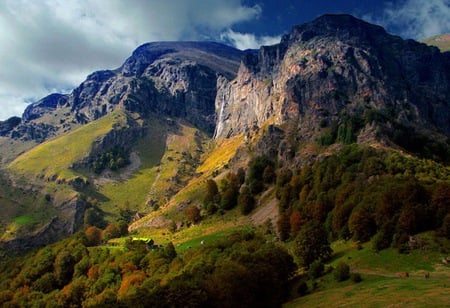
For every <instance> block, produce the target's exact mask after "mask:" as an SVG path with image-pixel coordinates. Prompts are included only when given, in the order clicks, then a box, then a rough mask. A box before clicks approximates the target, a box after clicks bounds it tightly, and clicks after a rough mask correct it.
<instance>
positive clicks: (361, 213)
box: [348, 206, 376, 242]
mask: <svg viewBox="0 0 450 308" xmlns="http://www.w3.org/2000/svg"><path fill="white" fill-rule="evenodd" d="M348 228H349V230H350V233H352V235H353V238H354V239H355V240H356V241H361V242H366V241H368V240H370V238H371V237H372V235H373V234H374V233H375V231H376V225H375V221H374V219H373V215H372V213H371V212H370V209H369V208H368V207H367V206H357V207H356V208H354V209H353V211H352V214H351V215H350V218H349V220H348Z"/></svg>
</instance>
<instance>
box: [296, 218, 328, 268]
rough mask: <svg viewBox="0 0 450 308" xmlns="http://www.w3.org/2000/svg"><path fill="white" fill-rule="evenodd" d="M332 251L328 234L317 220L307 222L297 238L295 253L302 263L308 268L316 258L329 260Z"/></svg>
mask: <svg viewBox="0 0 450 308" xmlns="http://www.w3.org/2000/svg"><path fill="white" fill-rule="evenodd" d="M331 252H332V250H331V247H330V243H329V242H328V234H327V232H326V231H325V228H324V227H323V226H322V225H321V224H319V223H318V222H316V221H315V220H311V221H309V222H307V223H306V224H305V225H304V226H303V227H302V228H301V229H300V232H299V233H298V235H297V237H296V238H295V245H294V253H295V255H296V256H297V257H298V259H299V262H300V264H301V265H302V266H304V267H306V268H309V266H310V265H311V263H313V262H314V261H315V260H321V261H325V260H327V259H328V258H329V257H330V256H331Z"/></svg>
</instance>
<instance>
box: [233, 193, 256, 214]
mask: <svg viewBox="0 0 450 308" xmlns="http://www.w3.org/2000/svg"><path fill="white" fill-rule="evenodd" d="M237 202H238V206H239V208H240V209H241V213H242V214H243V215H248V214H250V212H251V211H252V210H253V208H254V207H255V199H254V198H253V195H252V194H251V192H250V189H249V188H248V186H244V187H242V189H241V193H240V194H239V196H238V201H237Z"/></svg>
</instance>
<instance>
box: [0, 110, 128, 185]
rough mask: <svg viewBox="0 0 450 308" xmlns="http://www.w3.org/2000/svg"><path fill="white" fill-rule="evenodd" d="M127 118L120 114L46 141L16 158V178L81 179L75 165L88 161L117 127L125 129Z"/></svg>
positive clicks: (120, 112)
mask: <svg viewBox="0 0 450 308" xmlns="http://www.w3.org/2000/svg"><path fill="white" fill-rule="evenodd" d="M125 123H126V116H125V114H124V113H123V112H122V111H116V112H114V113H112V114H110V115H108V116H105V117H103V118H101V119H99V120H97V121H94V122H91V123H89V124H86V125H84V126H82V127H81V128H79V129H77V130H75V131H73V132H71V133H68V134H67V135H64V136H61V137H58V138H56V139H52V140H49V141H46V142H44V143H42V144H40V145H38V146H36V147H34V148H33V149H31V150H30V151H28V152H26V153H25V154H22V155H21V156H19V157H18V158H16V159H15V160H14V161H13V162H12V163H11V164H9V166H8V168H9V170H10V171H12V172H13V173H15V174H18V175H21V176H27V177H40V178H44V179H51V180H62V181H66V180H70V179H71V178H74V177H77V176H80V174H78V173H76V172H75V171H74V170H72V169H71V166H72V164H73V163H75V162H77V161H80V160H82V159H83V158H85V157H87V156H88V155H89V153H90V151H91V147H92V145H93V143H94V142H95V141H96V140H97V139H98V138H100V137H102V136H104V135H105V134H107V133H108V132H109V131H111V130H112V129H113V127H114V126H115V125H125Z"/></svg>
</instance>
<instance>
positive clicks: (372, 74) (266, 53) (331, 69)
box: [215, 15, 450, 140]
mask: <svg viewBox="0 0 450 308" xmlns="http://www.w3.org/2000/svg"><path fill="white" fill-rule="evenodd" d="M449 68H450V61H449V57H448V54H442V53H440V52H439V50H438V49H437V48H433V47H428V46H426V45H424V44H421V43H417V42H415V41H412V40H408V41H405V40H403V39H401V38H399V37H396V36H392V35H389V34H387V33H386V32H385V30H384V29H382V28H381V27H378V26H374V25H371V24H368V23H366V22H364V21H361V20H358V19H356V18H354V17H352V16H348V15H325V16H322V17H320V18H318V19H316V20H314V21H312V22H311V23H308V24H305V25H302V26H297V27H294V28H293V30H292V32H291V34H289V35H287V36H285V37H284V38H283V39H282V41H281V43H280V44H278V45H275V46H269V47H261V49H260V50H259V53H258V54H257V55H247V56H246V57H245V58H244V61H243V62H242V64H241V66H240V69H239V73H238V76H237V77H236V79H234V80H232V81H226V80H223V79H222V80H220V87H219V91H218V94H217V98H216V112H217V114H218V123H217V126H216V131H215V137H216V138H226V137H228V136H232V135H235V134H238V133H241V132H245V131H249V130H254V129H257V128H259V127H261V126H263V125H264V124H265V123H273V124H276V125H282V124H283V123H284V124H286V123H296V128H297V138H298V139H299V140H313V139H314V138H317V137H318V136H320V135H321V134H322V133H323V132H324V131H325V130H326V129H327V127H330V126H331V125H332V124H333V123H334V124H336V125H339V124H342V121H343V119H344V118H346V116H348V115H350V116H353V115H359V116H361V117H362V118H365V117H366V116H367V115H368V114H369V113H372V114H383V116H385V117H388V119H387V121H388V122H389V121H390V122H395V123H396V124H397V125H403V126H407V127H415V128H420V129H429V130H433V131H439V132H440V133H442V134H445V135H449V134H450V120H449V119H450V118H449V116H450V113H449V111H450V109H449V104H450V70H449ZM369 122H371V121H369ZM365 124H367V127H366V129H365V130H364V129H362V130H361V131H360V132H363V131H364V132H365V135H364V136H365V138H366V139H367V138H369V137H373V138H376V137H377V136H375V131H376V129H371V131H372V132H373V133H372V134H367V131H368V130H369V128H370V124H373V123H365ZM363 125H364V124H363Z"/></svg>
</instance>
